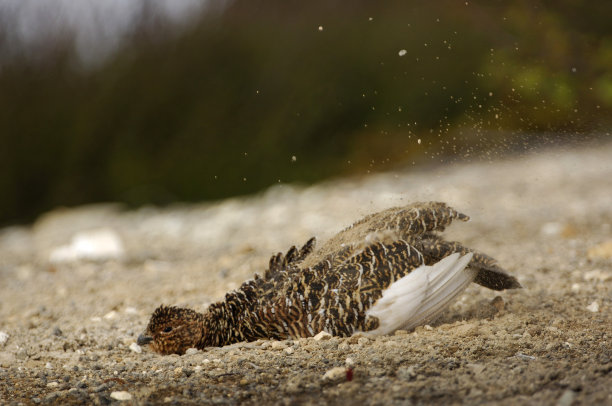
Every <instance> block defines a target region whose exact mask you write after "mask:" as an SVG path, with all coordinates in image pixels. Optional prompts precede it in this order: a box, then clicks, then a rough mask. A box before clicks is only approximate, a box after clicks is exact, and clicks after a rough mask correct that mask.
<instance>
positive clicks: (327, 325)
mask: <svg viewBox="0 0 612 406" xmlns="http://www.w3.org/2000/svg"><path fill="white" fill-rule="evenodd" d="M454 219H459V220H462V221H467V220H469V217H468V216H466V215H464V214H462V213H459V212H457V211H455V210H454V209H452V208H450V207H448V206H447V205H446V204H445V203H438V202H428V203H415V204H411V205H408V206H406V207H399V208H392V209H388V210H385V211H382V212H379V213H376V214H372V215H369V216H367V217H365V218H363V219H362V220H360V221H358V222H356V223H355V224H353V225H352V226H350V227H348V228H346V229H345V230H343V231H341V232H340V233H338V234H337V235H336V236H335V237H333V238H332V239H330V240H329V241H328V242H327V243H326V244H325V245H324V246H323V247H321V248H320V249H319V250H317V251H316V252H315V250H314V247H315V239H314V238H312V239H310V240H309V241H308V242H307V243H306V244H305V245H304V246H303V247H302V248H301V249H297V248H296V247H291V248H290V249H289V251H288V252H287V253H286V254H285V255H282V254H280V253H279V254H276V255H274V256H273V257H272V258H271V259H270V263H269V267H268V269H267V270H266V271H265V273H264V276H263V277H260V276H259V275H255V278H254V279H252V280H249V281H247V282H245V283H243V284H242V286H241V287H240V288H239V289H237V290H235V291H232V292H229V293H227V294H226V296H225V300H223V301H220V302H218V303H214V304H212V305H211V306H210V307H209V308H208V309H207V310H206V312H204V313H197V312H195V311H193V310H190V309H181V308H177V307H165V306H161V307H159V308H158V309H157V310H155V312H154V313H153V315H152V317H151V320H150V322H149V324H148V326H147V328H146V329H145V331H144V333H143V334H142V335H141V336H140V337H139V339H138V342H139V344H150V346H151V348H152V349H153V350H155V351H157V352H160V353H162V354H171V353H177V354H182V353H184V352H185V351H186V350H187V349H188V348H190V347H195V348H200V349H202V348H205V347H210V346H223V345H227V344H232V343H236V342H240V341H253V340H257V339H260V338H269V339H287V338H296V337H309V336H313V335H315V334H317V333H318V332H319V331H327V332H328V333H330V334H333V335H338V336H350V335H352V334H353V333H355V332H357V331H363V332H367V331H372V330H375V329H377V327H378V326H379V320H378V318H377V317H373V316H368V314H367V310H368V309H370V308H372V306H373V304H375V303H376V301H377V300H378V299H380V298H381V296H382V295H383V292H384V291H385V289H387V288H389V286H391V285H392V284H393V283H394V282H395V281H397V280H399V279H400V278H402V277H404V276H406V275H407V274H409V273H410V272H411V271H412V270H414V269H416V268H419V267H421V266H422V265H431V264H435V263H437V262H438V261H440V260H441V259H442V258H445V257H447V256H449V255H450V254H453V253H455V252H458V253H461V254H465V253H468V252H471V253H473V256H472V257H471V262H470V263H469V267H470V268H471V269H473V270H475V272H474V274H473V275H474V276H471V277H470V279H469V280H473V281H474V282H476V283H478V284H480V285H482V286H485V287H488V288H490V289H495V290H503V289H512V288H519V287H520V284H519V283H518V281H517V280H516V279H515V278H514V277H512V276H510V275H508V274H507V273H505V271H504V270H503V269H502V268H500V267H499V265H497V262H496V261H495V260H494V259H493V258H491V257H489V256H487V255H484V254H481V253H479V252H476V251H473V250H471V249H469V248H466V247H464V246H462V245H461V244H460V243H458V242H448V241H445V240H443V239H442V238H441V237H440V236H439V235H437V234H436V233H435V232H441V231H443V230H444V229H445V227H447V226H448V225H450V224H451V222H452V221H453V220H454ZM466 263H467V262H466ZM469 280H468V283H469Z"/></svg>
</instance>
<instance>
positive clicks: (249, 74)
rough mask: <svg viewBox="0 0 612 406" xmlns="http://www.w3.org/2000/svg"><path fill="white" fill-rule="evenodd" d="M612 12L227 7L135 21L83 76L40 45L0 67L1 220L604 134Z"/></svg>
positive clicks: (71, 62)
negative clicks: (167, 20)
mask: <svg viewBox="0 0 612 406" xmlns="http://www.w3.org/2000/svg"><path fill="white" fill-rule="evenodd" d="M610 15H612V3H610V2H589V3H588V4H587V3H586V2H581V1H573V0H561V1H535V2H534V1H514V2H497V1H495V2H485V1H479V2H474V1H469V2H457V1H439V2H430V3H425V2H417V1H409V2H405V1H402V2H370V1H351V2H342V1H318V0H317V1H310V2H307V3H304V2H297V1H254V0H249V1H246V0H244V1H243V0H236V1H233V2H231V3H229V4H227V5H226V6H225V7H223V8H215V9H214V10H211V9H208V10H205V11H203V12H202V15H201V16H199V17H197V18H196V19H195V21H193V22H192V23H190V24H188V25H185V26H183V27H180V28H179V27H174V26H169V25H166V24H164V23H162V22H160V21H158V20H157V19H155V18H143V19H142V21H141V22H140V23H139V26H138V29H137V30H135V31H134V34H133V35H132V36H131V37H130V38H129V39H128V40H127V41H126V42H125V43H124V44H123V46H122V47H121V49H120V50H119V51H117V52H116V53H115V54H113V55H112V57H111V58H110V59H108V60H107V61H106V62H105V63H104V64H102V65H100V66H96V67H94V68H89V69H86V68H83V67H82V66H79V64H78V63H77V62H75V55H74V52H73V49H74V46H73V45H74V44H73V42H72V39H71V38H70V36H63V37H58V38H54V39H53V40H51V39H50V40H49V43H48V46H47V47H46V48H45V49H44V52H43V51H41V53H40V54H39V55H37V57H35V58H33V57H32V56H31V55H29V54H26V53H23V54H22V55H20V54H19V53H12V55H11V57H10V60H5V61H4V62H3V64H2V67H1V70H0V146H1V147H0V223H11V222H19V221H29V220H31V219H33V218H34V217H35V216H36V215H38V214H40V213H41V212H42V211H44V210H48V209H50V208H53V207H56V206H60V205H76V204H82V203H87V202H95V201H109V200H112V201H122V202H126V203H128V204H134V205H140V204H145V203H155V204H163V203H169V202H174V201H199V200H205V199H218V198H223V197H226V196H232V195H239V194H247V193H252V192H255V191H258V190H261V189H262V188H265V187H266V186H268V185H271V184H275V183H278V182H314V181H317V180H320V179H323V178H326V177H330V176H340V175H347V174H364V173H367V172H369V171H372V170H381V169H386V168H389V167H398V166H406V165H409V166H410V165H419V164H432V163H436V164H437V163H440V162H448V161H452V160H456V159H472V157H474V156H475V155H478V154H484V155H485V156H491V154H493V155H494V156H500V155H504V154H506V153H511V152H513V151H516V150H521V149H529V148H531V147H532V146H533V145H535V144H539V143H542V142H549V143H557V142H559V141H560V140H561V141H564V142H567V141H572V140H576V139H584V137H585V134H593V133H595V134H601V135H600V136H603V137H606V136H609V133H607V128H609V124H610V110H611V108H612V36H611V35H610V34H611V32H612V25H610V23H609V17H610ZM7 43H8V38H2V37H0V49H1V47H3V46H6V45H7ZM400 50H405V51H406V52H405V54H404V55H403V56H400Z"/></svg>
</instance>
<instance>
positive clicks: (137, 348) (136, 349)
mask: <svg viewBox="0 0 612 406" xmlns="http://www.w3.org/2000/svg"><path fill="white" fill-rule="evenodd" d="M130 350H132V351H134V352H135V353H136V354H140V353H141V352H142V347H141V346H139V345H138V344H136V343H132V344H130Z"/></svg>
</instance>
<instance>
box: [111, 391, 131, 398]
mask: <svg viewBox="0 0 612 406" xmlns="http://www.w3.org/2000/svg"><path fill="white" fill-rule="evenodd" d="M110 397H111V398H113V399H115V400H130V399H132V395H130V393H129V392H126V391H116V392H111V394H110Z"/></svg>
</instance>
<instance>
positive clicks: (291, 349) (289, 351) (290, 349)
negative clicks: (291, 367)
mask: <svg viewBox="0 0 612 406" xmlns="http://www.w3.org/2000/svg"><path fill="white" fill-rule="evenodd" d="M284 351H285V352H286V353H287V354H289V355H291V354H293V348H291V347H287V348H285V349H284Z"/></svg>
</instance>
